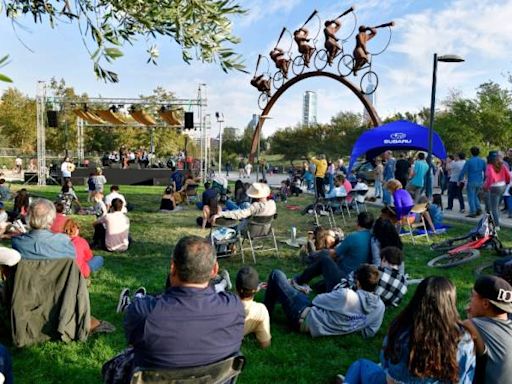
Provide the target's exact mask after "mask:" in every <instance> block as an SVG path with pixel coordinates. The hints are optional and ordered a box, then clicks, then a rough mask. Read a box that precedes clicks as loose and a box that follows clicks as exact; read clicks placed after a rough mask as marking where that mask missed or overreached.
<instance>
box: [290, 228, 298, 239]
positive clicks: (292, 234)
mask: <svg viewBox="0 0 512 384" xmlns="http://www.w3.org/2000/svg"><path fill="white" fill-rule="evenodd" d="M296 239H297V228H296V227H295V226H293V227H292V229H291V241H292V243H295V240H296Z"/></svg>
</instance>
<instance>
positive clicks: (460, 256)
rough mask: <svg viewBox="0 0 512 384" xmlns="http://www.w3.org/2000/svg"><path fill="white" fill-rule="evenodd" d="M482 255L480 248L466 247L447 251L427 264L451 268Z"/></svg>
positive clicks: (434, 266)
mask: <svg viewBox="0 0 512 384" xmlns="http://www.w3.org/2000/svg"><path fill="white" fill-rule="evenodd" d="M479 257H480V251H479V250H478V249H464V250H462V251H460V252H457V253H446V254H444V255H441V256H437V257H434V258H433V259H432V260H430V261H429V262H428V263H427V265H428V266H429V267H433V268H451V267H455V266H457V265H461V264H466V263H469V262H470V261H472V260H475V259H477V258H479Z"/></svg>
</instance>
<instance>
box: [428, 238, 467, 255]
mask: <svg viewBox="0 0 512 384" xmlns="http://www.w3.org/2000/svg"><path fill="white" fill-rule="evenodd" d="M467 241H469V238H468V237H465V238H463V239H448V240H445V241H442V242H440V243H434V244H432V245H431V246H430V249H431V250H433V251H437V252H448V251H449V250H450V249H453V248H456V247H458V246H459V245H462V244H463V243H465V242H467Z"/></svg>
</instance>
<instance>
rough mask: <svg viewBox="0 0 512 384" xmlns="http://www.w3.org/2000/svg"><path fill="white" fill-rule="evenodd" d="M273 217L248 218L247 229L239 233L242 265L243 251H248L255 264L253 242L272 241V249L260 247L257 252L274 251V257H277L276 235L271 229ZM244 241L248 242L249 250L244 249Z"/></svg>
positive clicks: (243, 259)
mask: <svg viewBox="0 0 512 384" xmlns="http://www.w3.org/2000/svg"><path fill="white" fill-rule="evenodd" d="M274 218H275V215H272V216H253V217H249V218H248V219H247V220H248V223H247V228H245V229H243V230H242V231H241V233H240V237H239V241H240V252H241V253H242V263H245V255H244V251H245V250H248V249H250V250H251V253H252V259H253V261H254V263H256V255H255V253H256V249H255V248H254V242H255V241H260V240H265V239H270V238H271V239H272V241H273V243H274V247H273V248H263V247H261V249H260V248H258V249H257V252H263V251H271V250H273V251H275V255H276V256H277V257H279V249H278V248H277V240H276V235H275V233H274V228H273V227H272V221H274ZM245 240H248V241H249V248H244V242H245Z"/></svg>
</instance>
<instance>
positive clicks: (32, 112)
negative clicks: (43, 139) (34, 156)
mask: <svg viewBox="0 0 512 384" xmlns="http://www.w3.org/2000/svg"><path fill="white" fill-rule="evenodd" d="M35 117H36V103H35V100H34V99H31V98H29V97H28V96H26V95H24V94H23V93H21V92H20V91H19V90H17V89H16V88H8V89H7V90H6V91H5V92H4V93H3V95H2V98H1V102H0V135H1V137H2V142H3V143H4V145H5V146H8V147H13V148H19V149H20V150H21V152H23V153H33V152H34V151H35V147H36V118H35Z"/></svg>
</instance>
